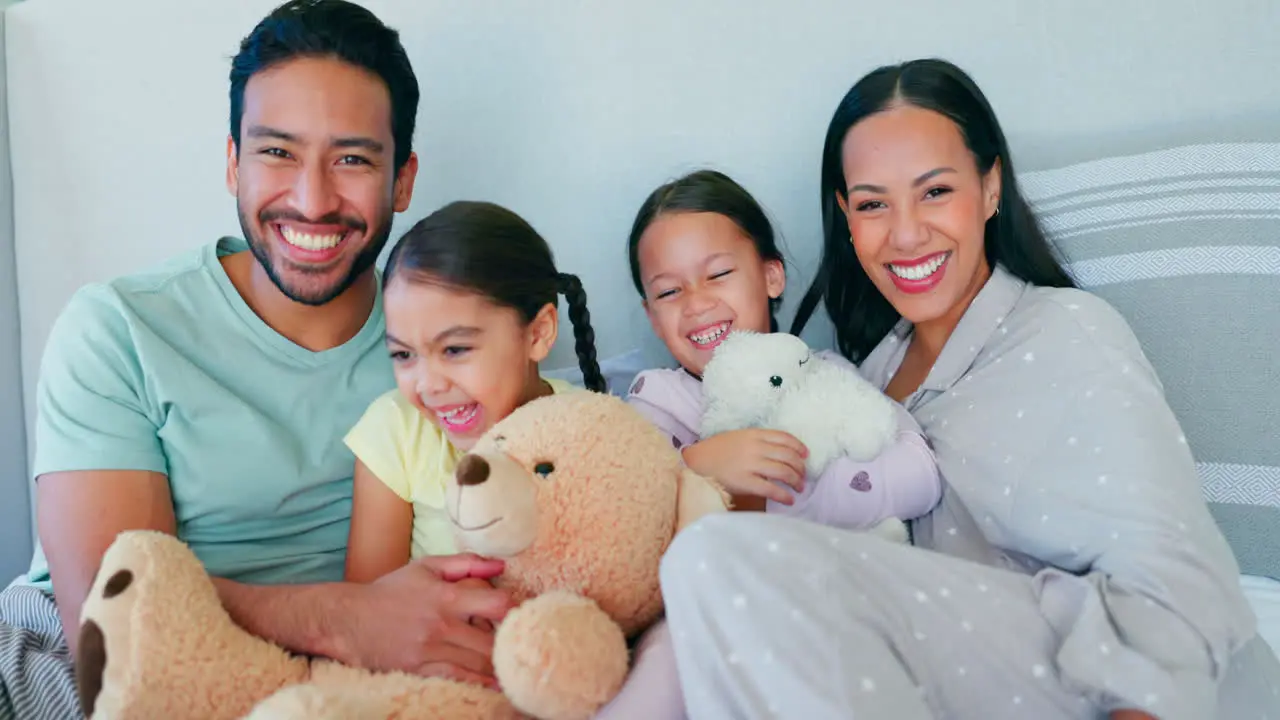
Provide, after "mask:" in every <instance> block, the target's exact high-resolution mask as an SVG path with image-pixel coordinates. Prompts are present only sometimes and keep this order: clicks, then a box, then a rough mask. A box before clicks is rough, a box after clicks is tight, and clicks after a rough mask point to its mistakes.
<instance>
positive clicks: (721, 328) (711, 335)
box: [689, 323, 729, 345]
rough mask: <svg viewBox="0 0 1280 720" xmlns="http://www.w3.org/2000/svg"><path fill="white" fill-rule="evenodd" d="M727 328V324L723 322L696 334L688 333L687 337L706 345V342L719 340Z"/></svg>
mask: <svg viewBox="0 0 1280 720" xmlns="http://www.w3.org/2000/svg"><path fill="white" fill-rule="evenodd" d="M728 329H729V324H728V323H724V324H721V325H717V326H715V327H714V328H712V329H710V330H707V331H706V332H703V333H700V334H697V335H690V336H689V339H690V340H692V341H694V342H696V343H698V344H699V345H706V344H707V343H710V342H715V341H716V340H719V339H720V336H721V335H724V334H725V332H726V331H727V330H728Z"/></svg>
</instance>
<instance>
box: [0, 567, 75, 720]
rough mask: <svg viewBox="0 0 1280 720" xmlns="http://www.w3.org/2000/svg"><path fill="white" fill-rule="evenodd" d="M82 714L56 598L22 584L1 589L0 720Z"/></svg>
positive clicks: (67, 718) (68, 719)
mask: <svg viewBox="0 0 1280 720" xmlns="http://www.w3.org/2000/svg"><path fill="white" fill-rule="evenodd" d="M83 716H84V715H83V713H82V712H81V710H80V701H79V698H78V696H77V693H76V681H75V673H74V670H73V668H72V663H71V656H70V654H69V651H68V649H67V643H66V640H65V639H64V638H63V635H62V623H61V621H60V620H59V618H58V608H57V606H56V605H55V604H54V602H53V597H52V596H51V595H49V594H47V593H45V592H43V591H42V590H40V589H38V588H33V587H27V586H23V585H13V586H10V587H8V588H6V589H4V590H0V720H46V719H47V720H76V719H77V718H82V717H83Z"/></svg>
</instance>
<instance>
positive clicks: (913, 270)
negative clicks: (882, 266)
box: [889, 253, 951, 280]
mask: <svg viewBox="0 0 1280 720" xmlns="http://www.w3.org/2000/svg"><path fill="white" fill-rule="evenodd" d="M950 256H951V253H946V254H943V255H939V256H938V257H936V258H934V259H932V260H930V261H929V262H927V263H924V264H922V265H911V266H906V267H904V266H902V265H894V264H893V263H889V270H890V271H891V272H892V273H893V274H894V275H897V276H898V277H900V278H903V279H905V280H923V279H925V278H927V277H929V276H930V275H932V274H934V273H936V272H938V268H940V267H942V263H944V262H946V261H947V258H948V257H950Z"/></svg>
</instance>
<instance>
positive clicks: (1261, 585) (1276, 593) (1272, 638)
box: [1240, 528, 1280, 653]
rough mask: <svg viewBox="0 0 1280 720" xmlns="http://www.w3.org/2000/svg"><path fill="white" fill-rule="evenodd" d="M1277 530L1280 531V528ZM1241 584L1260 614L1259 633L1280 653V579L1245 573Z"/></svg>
mask: <svg viewBox="0 0 1280 720" xmlns="http://www.w3.org/2000/svg"><path fill="white" fill-rule="evenodd" d="M1276 532H1280V528H1277V529H1276ZM1240 586H1241V587H1242V588H1244V594H1245V597H1247V598H1248V599H1249V604H1250V605H1252V606H1253V611H1254V613H1256V614H1257V616H1258V634H1259V635H1261V636H1262V638H1263V639H1264V640H1266V641H1267V643H1268V644H1269V645H1271V648H1272V649H1273V650H1275V651H1276V652H1277V653H1280V581H1277V580H1272V579H1271V578H1266V577H1260V576H1257V575H1244V576H1241V578H1240Z"/></svg>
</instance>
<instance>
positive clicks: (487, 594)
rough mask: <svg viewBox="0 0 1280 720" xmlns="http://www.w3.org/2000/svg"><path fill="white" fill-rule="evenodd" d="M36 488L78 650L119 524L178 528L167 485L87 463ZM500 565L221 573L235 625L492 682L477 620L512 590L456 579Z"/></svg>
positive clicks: (321, 651) (383, 663) (353, 658)
mask: <svg viewBox="0 0 1280 720" xmlns="http://www.w3.org/2000/svg"><path fill="white" fill-rule="evenodd" d="M36 487H37V502H38V513H39V523H40V541H41V543H42V545H43V547H44V549H45V553H46V556H47V558H48V561H49V573H50V576H51V577H52V579H53V585H54V591H55V593H56V595H57V603H58V612H59V615H60V616H61V619H62V625H63V628H64V629H65V633H66V637H67V643H68V645H69V646H70V648H71V651H72V653H73V654H74V652H75V650H76V647H77V641H78V639H79V638H78V629H79V626H80V608H81V606H82V605H83V603H84V598H85V597H86V595H88V592H89V589H90V588H91V587H92V585H93V580H94V577H95V576H96V575H97V572H98V567H99V565H100V564H101V562H102V556H103V554H104V553H106V550H107V548H108V547H109V546H110V545H111V543H112V542H113V541H114V540H115V537H116V535H118V534H120V533H121V532H124V531H127V530H157V531H160V532H165V533H169V534H171V535H172V534H174V533H175V519H174V513H173V504H172V500H171V498H170V495H169V486H168V482H167V480H166V478H165V476H164V475H162V474H160V473H155V472H142V471H134V470H86V471H74V472H57V473H47V474H45V475H41V476H40V478H39V480H38V484H37V486H36ZM501 571H502V563H501V562H497V561H492V560H483V559H480V558H477V557H475V556H470V555H456V556H452V557H440V558H427V559H425V560H423V561H422V562H417V563H410V564H409V565H407V566H405V567H404V568H402V569H401V570H398V571H396V572H394V573H391V574H390V575H388V576H386V577H384V578H382V579H381V580H379V581H378V582H376V583H374V584H373V585H355V584H349V583H321V584H312V585H271V586H261V585H245V584H241V583H237V582H232V581H230V580H226V579H222V578H214V584H215V586H216V587H217V588H218V594H219V597H220V598H221V600H222V603H223V605H224V607H226V609H227V612H228V613H229V614H230V615H231V617H232V619H233V620H235V621H236V623H237V624H239V625H240V626H241V627H243V628H245V629H246V630H248V631H249V632H250V633H253V634H254V635H257V636H259V637H262V638H265V639H267V640H270V641H272V642H274V643H276V644H278V645H280V646H282V647H284V648H286V649H289V650H292V651H294V652H299V653H306V654H311V655H322V656H325V657H333V658H336V659H338V660H341V661H343V662H347V663H350V664H355V665H360V666H363V667H371V668H374V669H395V670H404V671H407V672H418V673H421V674H424V675H443V676H447V677H455V678H460V679H465V680H472V681H476V682H487V683H490V684H492V673H493V669H492V666H491V665H490V664H489V652H490V651H491V649H492V644H493V637H492V634H490V633H485V632H483V631H481V630H480V629H478V628H475V627H474V626H472V625H470V624H469V623H468V619H469V618H471V617H482V618H486V619H490V620H493V621H497V620H500V619H501V618H502V617H503V616H504V615H505V614H506V611H507V610H508V609H509V607H510V599H509V598H508V596H507V595H506V593H503V592H502V591H499V590H495V589H492V588H489V589H484V588H466V587H459V586H455V585H454V582H455V581H457V580H461V579H463V578H467V577H476V578H482V579H488V578H491V577H493V576H495V575H497V574H498V573H500V572H501Z"/></svg>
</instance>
